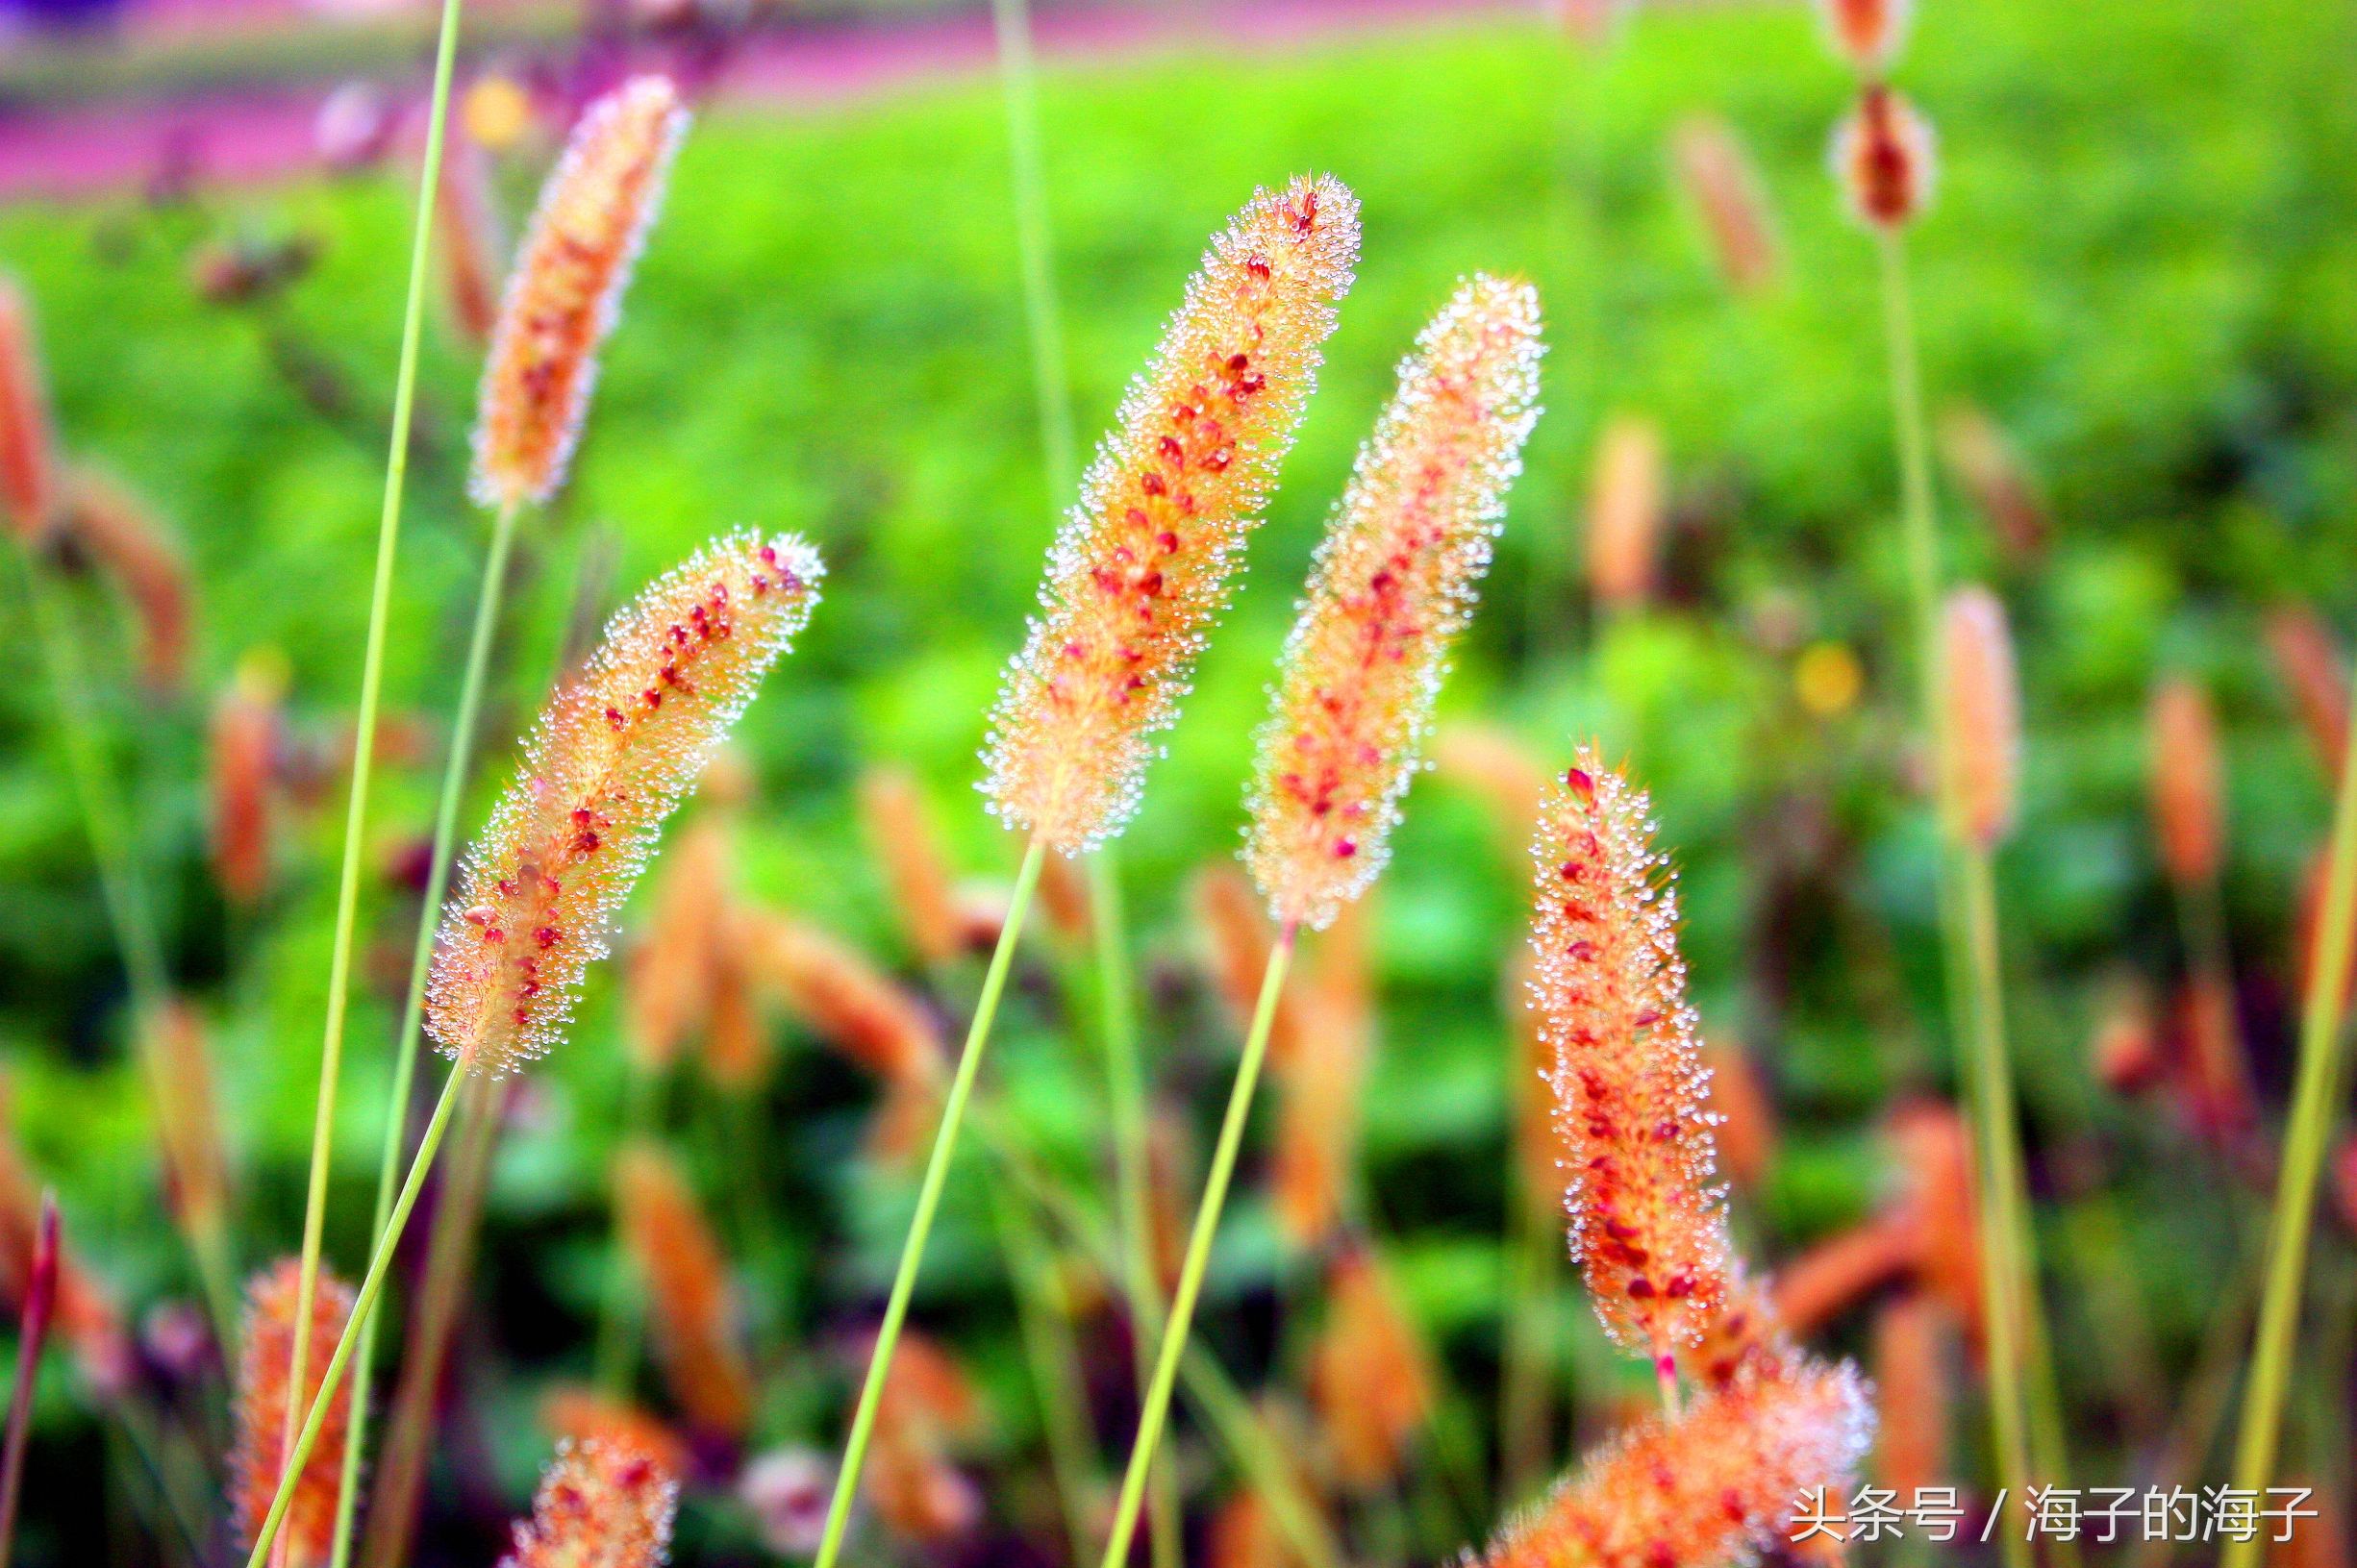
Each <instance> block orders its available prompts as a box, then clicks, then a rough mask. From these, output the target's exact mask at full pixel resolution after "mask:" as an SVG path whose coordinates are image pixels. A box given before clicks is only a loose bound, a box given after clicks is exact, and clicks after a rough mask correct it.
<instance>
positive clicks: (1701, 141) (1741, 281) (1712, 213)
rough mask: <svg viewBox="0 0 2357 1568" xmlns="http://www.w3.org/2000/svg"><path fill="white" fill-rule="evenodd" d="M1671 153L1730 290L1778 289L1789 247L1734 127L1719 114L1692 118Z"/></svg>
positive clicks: (1684, 124) (1675, 135)
mask: <svg viewBox="0 0 2357 1568" xmlns="http://www.w3.org/2000/svg"><path fill="white" fill-rule="evenodd" d="M1669 151H1670V158H1671V160H1672V161H1673V162H1675V164H1676V165H1677V171H1678V181H1679V183H1680V184H1681V185H1683V186H1684V187H1686V198H1687V200H1688V201H1689V202H1691V203H1692V204H1693V209H1694V212H1695V214H1696V215H1697V216H1698V217H1700V218H1701V220H1702V227H1703V231H1704V233H1706V234H1707V235H1708V236H1710V241H1711V255H1712V257H1713V259H1714V260H1716V261H1718V275H1719V276H1720V277H1722V278H1724V279H1725V280H1726V283H1727V286H1728V287H1729V288H1731V289H1733V290H1734V291H1735V292H1737V293H1739V294H1756V293H1758V292H1760V291H1761V290H1763V289H1766V288H1769V287H1772V286H1774V285H1775V283H1776V281H1777V280H1778V278H1779V277H1780V276H1782V274H1783V271H1784V247H1783V245H1782V243H1781V242H1780V241H1779V240H1778V239H1777V237H1776V225H1775V220H1774V218H1773V216H1772V215H1771V214H1770V212H1769V211H1768V189H1767V187H1765V186H1763V185H1762V184H1761V183H1760V171H1759V168H1758V166H1757V165H1756V164H1755V163H1753V162H1752V159H1751V154H1750V152H1749V151H1748V150H1747V149H1746V148H1745V147H1744V146H1743V140H1742V138H1741V137H1738V136H1737V135H1736V134H1735V128H1734V127H1733V126H1731V125H1729V124H1728V123H1727V122H1726V121H1725V120H1723V119H1720V118H1719V117H1718V116H1717V115H1715V114H1697V115H1693V116H1692V117H1690V118H1688V119H1686V120H1684V121H1681V122H1680V123H1679V125H1678V128H1677V129H1676V130H1675V131H1674V132H1672V133H1671V135H1670V143H1669Z"/></svg>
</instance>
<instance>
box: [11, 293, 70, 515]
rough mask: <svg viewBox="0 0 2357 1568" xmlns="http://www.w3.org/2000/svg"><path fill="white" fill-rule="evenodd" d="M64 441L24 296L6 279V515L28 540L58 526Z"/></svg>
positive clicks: (30, 310)
mask: <svg viewBox="0 0 2357 1568" xmlns="http://www.w3.org/2000/svg"><path fill="white" fill-rule="evenodd" d="M59 487H60V486H59V478H58V438H57V432H56V429H55V428H54V427H53V426H52V425H51V423H50V417H49V386H48V383H47V380H46V378H45V377H44V375H43V374H42V370H41V358H40V346H39V344H38V342H37V341H36V340H35V338H34V334H33V312H32V309H31V307H29V306H28V305H27V304H26V303H25V297H24V293H23V291H22V290H21V289H19V288H18V287H17V286H16V285H15V284H14V283H13V281H11V280H10V279H8V278H5V277H0V512H5V513H6V514H7V522H8V526H9V528H10V530H11V531H12V532H13V533H14V534H15V535H16V536H17V538H19V539H22V540H25V541H27V542H29V543H30V542H35V541H38V540H40V539H42V538H45V537H46V536H47V535H48V534H49V531H50V529H51V528H53V527H54V526H55V525H56V523H57V516H58V501H59Z"/></svg>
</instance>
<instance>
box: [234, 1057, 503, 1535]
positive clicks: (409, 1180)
mask: <svg viewBox="0 0 2357 1568" xmlns="http://www.w3.org/2000/svg"><path fill="white" fill-rule="evenodd" d="M466 1076H467V1075H466V1074H465V1073H464V1072H463V1071H461V1070H459V1069H457V1068H455V1067H454V1068H452V1069H451V1072H450V1076H449V1077H448V1078H446V1079H444V1080H443V1081H442V1092H441V1096H440V1098H439V1099H437V1100H436V1101H435V1102H434V1114H433V1115H431V1116H429V1117H427V1118H426V1130H425V1132H424V1134H423V1135H421V1136H420V1137H419V1138H418V1140H417V1153H416V1154H415V1155H414V1157H412V1158H411V1160H410V1170H409V1175H408V1177H406V1178H405V1179H404V1180H403V1181H402V1182H401V1192H400V1195H399V1196H397V1197H396V1198H394V1199H393V1207H392V1213H391V1214H390V1215H389V1216H388V1218H387V1220H386V1224H385V1229H384V1231H383V1232H381V1233H380V1234H379V1235H378V1236H377V1240H376V1250H375V1252H374V1253H373V1254H372V1255H371V1256H370V1257H369V1258H368V1272H367V1273H366V1274H365V1275H364V1276H362V1278H361V1282H360V1294H359V1295H358V1296H356V1297H355V1298H354V1299H353V1302H352V1315H351V1317H350V1318H348V1319H346V1320H345V1322H344V1326H343V1332H342V1333H341V1334H339V1336H338V1337H337V1340H336V1349H335V1351H334V1352H333V1353H332V1354H331V1355H330V1356H328V1358H327V1368H326V1370H325V1371H324V1372H322V1373H321V1374H320V1377H319V1392H318V1394H317V1395H316V1396H315V1397H313V1400H312V1402H311V1413H310V1414H309V1415H307V1416H305V1417H304V1418H303V1425H302V1428H301V1430H300V1431H297V1432H296V1433H295V1438H294V1442H293V1444H292V1445H291V1447H290V1448H289V1449H288V1455H287V1464H286V1468H285V1469H283V1470H282V1471H280V1472H279V1478H278V1491H277V1494H276V1495H275V1496H273V1497H272V1498H271V1499H270V1508H269V1511H268V1512H267V1513H264V1514H263V1516H262V1529H261V1530H260V1531H257V1532H256V1533H255V1535H254V1550H253V1552H252V1554H251V1555H250V1556H247V1558H246V1559H245V1568H262V1565H263V1562H264V1561H266V1560H267V1559H268V1557H269V1556H270V1549H271V1548H272V1547H273V1546H275V1545H277V1544H278V1531H279V1527H280V1526H281V1525H282V1524H284V1523H285V1522H286V1518H287V1507H288V1504H290V1503H292V1502H293V1501H294V1484H295V1481H296V1480H297V1479H298V1478H299V1477H301V1475H302V1474H303V1467H304V1466H305V1465H306V1464H308V1463H310V1462H311V1451H312V1448H313V1445H315V1444H316V1443H317V1442H318V1441H319V1429H320V1428H322V1427H324V1426H326V1425H327V1412H328V1407H329V1406H331V1405H333V1404H334V1403H335V1399H336V1390H337V1389H338V1388H339V1387H341V1386H342V1384H343V1374H344V1368H345V1367H346V1366H347V1365H348V1364H350V1362H351V1359H352V1351H353V1348H354V1347H355V1346H356V1345H357V1344H358V1343H359V1340H360V1330H361V1325H362V1324H364V1323H365V1322H366V1321H367V1318H368V1313H369V1312H370V1311H371V1310H372V1309H374V1307H376V1302H377V1297H378V1296H380V1295H382V1294H383V1293H384V1290H385V1278H386V1276H387V1275H389V1274H390V1273H391V1272H392V1259H393V1250H394V1249H395V1248H396V1247H398V1246H399V1245H400V1244H401V1232H404V1231H406V1230H408V1229H409V1223H410V1213H411V1211H412V1210H414V1208H415V1207H417V1194H418V1193H419V1192H421V1191H423V1190H424V1188H425V1184H426V1175H427V1173H428V1172H430V1171H431V1170H432V1169H433V1168H434V1156H435V1154H436V1153H437V1152H438V1151H439V1149H440V1148H441V1146H442V1134H443V1133H444V1132H448V1131H449V1130H450V1110H451V1108H452V1107H453V1106H455V1105H457V1104H458V1100H459V1088H460V1085H462V1084H463V1083H465V1082H466Z"/></svg>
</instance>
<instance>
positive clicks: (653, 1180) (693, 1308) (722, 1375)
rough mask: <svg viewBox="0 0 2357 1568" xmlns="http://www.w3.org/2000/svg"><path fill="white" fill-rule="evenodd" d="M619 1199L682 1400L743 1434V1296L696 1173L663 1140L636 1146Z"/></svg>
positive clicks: (746, 1385) (662, 1350)
mask: <svg viewBox="0 0 2357 1568" xmlns="http://www.w3.org/2000/svg"><path fill="white" fill-rule="evenodd" d="M614 1207H615V1212H616V1217H617V1219H618V1220H619V1222H620V1226H621V1232H622V1244H623V1245H624V1246H625V1247H626V1248H628V1249H629V1252H630V1256H631V1259H632V1261H633V1262H634V1263H635V1264H636V1265H637V1267H638V1271H639V1280H640V1281H641V1282H643V1284H644V1285H645V1288H646V1302H647V1321H648V1326H649V1328H650V1329H651V1331H652V1333H653V1337H654V1341H655V1354H656V1359H657V1361H658V1362H659V1364H660V1365H661V1366H662V1368H663V1373H664V1383H665V1386H667V1387H668V1388H669V1389H670V1392H671V1397H672V1399H673V1400H674V1401H675V1402H676V1403H677V1404H678V1406H679V1407H680V1409H681V1410H682V1411H683V1412H685V1413H686V1415H687V1417H688V1419H689V1420H690V1421H691V1422H693V1423H694V1424H695V1425H696V1426H698V1427H700V1428H702V1429H703V1430H705V1431H710V1432H715V1433H717V1434H718V1435H720V1436H723V1437H730V1438H736V1437H741V1436H743V1435H744V1431H745V1428H746V1426H747V1425H748V1424H749V1423H750V1422H751V1420H752V1417H753V1373H752V1369H751V1367H750V1366H749V1365H748V1364H747V1363H746V1360H745V1356H744V1352H743V1349H742V1348H741V1347H740V1344H739V1343H738V1338H737V1302H736V1292H735V1290H734V1288H733V1287H732V1285H731V1283H730V1281H729V1268H728V1259H727V1257H725V1256H724V1255H723V1254H722V1252H721V1250H720V1241H719V1238H718V1237H717V1236H715V1234H714V1233H713V1230H712V1226H711V1223H710V1222H709V1221H708V1220H707V1219H706V1218H705V1216H704V1210H703V1207H702V1206H701V1205H700V1204H698V1203H697V1202H696V1198H695V1194H694V1192H693V1191H692V1190H691V1189H690V1187H689V1185H688V1179H687V1176H686V1174H685V1173H684V1172H682V1171H681V1170H680V1168H679V1166H678V1164H677V1162H676V1161H674V1160H673V1159H672V1158H671V1157H670V1156H669V1155H667V1154H665V1153H664V1152H663V1151H662V1150H661V1149H658V1148H656V1147H655V1146H654V1145H653V1144H649V1143H631V1144H626V1145H624V1146H623V1148H622V1149H621V1150H620V1152H619V1153H617V1154H616V1155H615V1156H614Z"/></svg>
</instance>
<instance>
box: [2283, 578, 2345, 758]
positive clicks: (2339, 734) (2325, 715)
mask: <svg viewBox="0 0 2357 1568" xmlns="http://www.w3.org/2000/svg"><path fill="white" fill-rule="evenodd" d="M2267 646H2268V652H2269V653H2270V654H2272V655H2273V656H2274V660H2275V670H2276V673H2277V674H2278V675H2280V676H2281V677H2282V679H2283V684H2284V687H2285V689H2286V690H2287V691H2288V692H2289V693H2290V695H2291V698H2292V704H2293V707H2294V709H2296V710H2297V712H2298V714H2299V721H2300V725H2301V728H2303V729H2305V730H2306V731H2307V732H2308V743H2309V745H2310V746H2312V747H2313V748H2314V749H2315V751H2316V758H2317V762H2318V765H2319V766H2320V767H2322V768H2323V770H2324V773H2325V776H2326V777H2327V778H2334V777H2336V776H2337V775H2338V774H2339V773H2340V771H2341V759H2342V758H2343V757H2344V756H2345V755H2346V754H2347V752H2348V730H2349V692H2348V660H2347V658H2346V657H2345V656H2344V655H2343V653H2342V652H2341V644H2340V639H2339V638H2337V637H2335V636H2334V635H2333V632H2332V628H2331V627H2330V626H2328V625H2326V624H2325V622H2324V618H2323V617H2322V616H2321V615H2319V614H2318V613H2317V612H2316V610H2313V609H2312V608H2310V607H2309V606H2307V605H2303V604H2284V605H2278V606H2276V607H2275V609H2273V610H2269V612H2268V617H2267Z"/></svg>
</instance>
